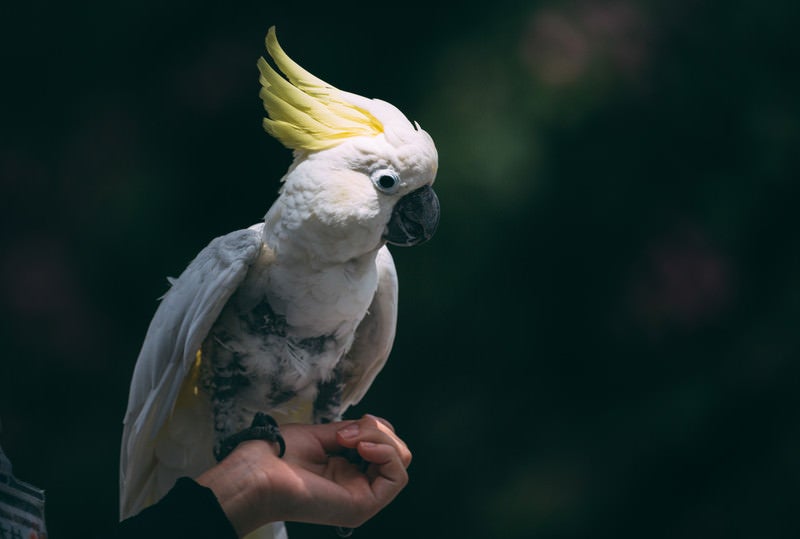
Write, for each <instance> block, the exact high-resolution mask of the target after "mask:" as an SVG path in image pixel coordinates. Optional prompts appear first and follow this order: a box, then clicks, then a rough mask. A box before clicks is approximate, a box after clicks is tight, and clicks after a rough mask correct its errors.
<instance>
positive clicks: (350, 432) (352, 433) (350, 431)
mask: <svg viewBox="0 0 800 539" xmlns="http://www.w3.org/2000/svg"><path fill="white" fill-rule="evenodd" d="M339 434H341V435H342V437H343V438H354V437H356V436H358V424H357V423H352V424H350V425H348V426H346V427H345V428H343V429H342V430H340V431H339Z"/></svg>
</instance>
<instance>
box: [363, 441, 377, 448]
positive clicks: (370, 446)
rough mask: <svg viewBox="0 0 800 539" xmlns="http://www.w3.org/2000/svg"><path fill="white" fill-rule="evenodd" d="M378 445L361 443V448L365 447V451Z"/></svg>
mask: <svg viewBox="0 0 800 539" xmlns="http://www.w3.org/2000/svg"><path fill="white" fill-rule="evenodd" d="M377 445H378V444H376V443H375V442H361V447H366V448H367V449H372V448H373V447H377Z"/></svg>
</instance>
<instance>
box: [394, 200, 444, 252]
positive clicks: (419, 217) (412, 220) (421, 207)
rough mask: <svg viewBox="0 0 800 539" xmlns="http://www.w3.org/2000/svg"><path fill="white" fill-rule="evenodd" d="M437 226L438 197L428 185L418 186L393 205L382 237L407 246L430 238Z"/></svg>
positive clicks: (395, 243)
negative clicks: (390, 216)
mask: <svg viewBox="0 0 800 539" xmlns="http://www.w3.org/2000/svg"><path fill="white" fill-rule="evenodd" d="M437 226H439V197H437V196H436V193H434V192H433V189H431V186H430V185H426V186H425V187H420V188H419V189H417V190H416V191H413V192H411V193H409V194H407V195H406V196H404V197H403V198H401V199H400V200H399V201H398V202H397V204H395V206H394V211H392V218H391V219H389V224H387V225H386V232H384V233H383V238H384V239H385V240H386V241H387V242H388V243H391V244H392V245H400V246H403V247H409V246H411V245H419V244H420V243H424V242H426V241H428V240H429V239H431V237H432V236H433V233H434V232H436V227H437Z"/></svg>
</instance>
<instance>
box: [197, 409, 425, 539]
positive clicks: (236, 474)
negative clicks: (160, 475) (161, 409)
mask: <svg viewBox="0 0 800 539" xmlns="http://www.w3.org/2000/svg"><path fill="white" fill-rule="evenodd" d="M281 433H282V435H283V437H284V440H285V441H286V454H285V455H284V458H282V459H281V458H278V456H277V452H276V449H275V448H274V447H272V446H271V445H270V444H267V443H264V442H262V441H253V442H246V443H243V444H240V445H239V446H238V447H237V448H236V449H235V450H234V451H233V453H231V455H230V456H229V457H228V458H226V459H225V460H223V461H222V462H220V463H219V464H218V465H217V466H215V467H214V468H212V469H211V470H209V471H207V472H205V473H204V474H202V475H201V476H200V477H199V478H198V479H197V481H198V483H200V484H204V485H206V486H208V487H209V488H211V489H212V490H213V491H214V492H215V494H216V495H217V498H218V499H219V501H220V504H221V505H222V508H223V510H224V511H225V513H226V514H227V515H228V518H229V520H230V521H231V523H232V524H233V526H234V528H235V529H236V531H237V533H239V535H240V536H241V535H245V534H246V533H249V532H250V531H252V530H254V529H256V528H258V527H260V526H262V525H264V524H266V523H267V522H273V521H278V520H288V521H296V522H311V523H317V524H328V525H333V526H345V527H357V526H360V525H361V524H363V523H364V522H365V521H366V520H368V519H369V518H371V517H372V516H373V515H375V514H376V513H377V512H378V511H380V510H381V509H382V508H383V507H385V506H386V505H387V504H388V503H389V502H391V501H392V500H393V499H394V497H395V496H397V494H398V493H399V492H400V491H401V490H402V489H403V487H405V485H406V484H407V482H408V474H407V473H406V468H407V467H408V465H409V464H410V462H411V453H410V451H409V450H408V447H407V446H406V444H405V443H404V442H403V441H402V440H401V439H400V438H399V437H398V436H397V435H396V434H395V433H394V430H393V429H392V427H391V425H390V424H389V423H388V422H386V421H384V420H381V419H379V418H376V417H374V416H369V415H366V416H364V417H362V418H361V419H359V420H357V421H342V422H337V423H328V424H325V425H299V424H290V425H284V426H282V427H281ZM348 449H349V450H355V451H356V452H357V453H358V455H359V456H360V457H361V459H363V462H352V460H351V459H348V458H347V455H346V453H347V450H348Z"/></svg>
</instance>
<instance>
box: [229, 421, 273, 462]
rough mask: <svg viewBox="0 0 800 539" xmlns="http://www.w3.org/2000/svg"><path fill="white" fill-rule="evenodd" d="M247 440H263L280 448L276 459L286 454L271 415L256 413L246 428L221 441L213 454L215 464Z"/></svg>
mask: <svg viewBox="0 0 800 539" xmlns="http://www.w3.org/2000/svg"><path fill="white" fill-rule="evenodd" d="M249 440H264V441H266V442H270V443H277V444H278V446H279V447H280V451H279V452H278V457H283V455H284V453H286V442H285V441H284V440H283V436H281V431H280V429H279V428H278V422H277V421H275V419H274V418H273V417H272V416H271V415H267V414H265V413H262V412H257V413H256V415H255V417H253V422H252V423H251V424H250V426H249V427H248V428H246V429H244V430H242V431H239V432H237V433H236V434H232V435H230V436H228V437H227V438H225V439H224V440H222V443H220V446H219V449H217V450H216V451H215V452H214V456H215V457H216V458H217V462H219V461H221V460H222V459H224V458H225V457H227V456H228V455H230V454H231V453H232V452H233V450H234V449H236V446H237V445H239V444H240V443H242V442H247V441H249Z"/></svg>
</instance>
